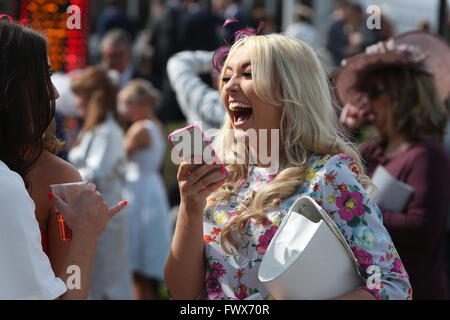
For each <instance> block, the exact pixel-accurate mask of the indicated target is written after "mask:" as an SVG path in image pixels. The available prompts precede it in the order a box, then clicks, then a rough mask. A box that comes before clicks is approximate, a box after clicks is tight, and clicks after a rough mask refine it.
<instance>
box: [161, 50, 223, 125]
mask: <svg viewBox="0 0 450 320" xmlns="http://www.w3.org/2000/svg"><path fill="white" fill-rule="evenodd" d="M213 55H214V52H212V51H203V50H195V51H182V52H178V53H176V54H174V55H173V56H171V57H170V59H169V61H168V63H167V75H168V77H169V81H170V85H171V86H172V88H173V90H174V91H175V93H176V97H177V100H178V104H179V105H180V108H181V110H182V111H183V114H184V116H185V117H186V119H187V122H188V124H192V123H194V122H201V125H202V129H203V130H204V131H206V130H209V129H219V128H220V126H221V124H222V122H223V119H224V116H225V109H224V108H223V104H222V100H221V98H220V93H219V91H218V90H217V84H218V80H219V79H218V77H219V74H218V73H217V74H214V75H213V78H214V79H213V81H212V85H210V84H208V83H207V82H205V81H204V80H203V79H202V78H201V75H205V74H210V73H211V70H212V68H213V64H212V60H213Z"/></svg>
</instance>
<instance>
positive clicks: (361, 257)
mask: <svg viewBox="0 0 450 320" xmlns="http://www.w3.org/2000/svg"><path fill="white" fill-rule="evenodd" d="M352 251H353V253H354V254H355V257H356V258H357V259H358V261H359V264H360V265H361V267H362V268H363V269H364V270H366V269H367V268H368V267H370V266H371V265H373V259H372V256H371V255H370V253H368V252H367V251H365V250H364V249H361V248H360V247H358V246H353V247H352Z"/></svg>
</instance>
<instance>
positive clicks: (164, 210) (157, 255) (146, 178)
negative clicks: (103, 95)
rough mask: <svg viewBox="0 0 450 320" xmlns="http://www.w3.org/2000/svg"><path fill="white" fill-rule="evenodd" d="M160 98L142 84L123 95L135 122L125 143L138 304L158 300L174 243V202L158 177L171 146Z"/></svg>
mask: <svg viewBox="0 0 450 320" xmlns="http://www.w3.org/2000/svg"><path fill="white" fill-rule="evenodd" d="M159 96H160V94H159V91H158V90H156V89H155V88H154V87H153V86H152V85H151V83H150V82H148V81H146V80H142V79H137V80H132V81H131V82H129V83H128V84H127V86H126V87H125V88H124V89H123V90H122V91H121V92H120V94H119V99H120V100H121V101H122V102H123V103H124V105H125V113H126V116H127V117H128V120H129V121H131V122H132V125H131V127H130V128H129V129H128V131H127V132H126V134H125V137H124V140H123V141H124V146H125V150H126V152H127V155H128V159H129V166H128V169H127V183H128V190H129V193H130V216H129V226H130V250H131V263H132V268H133V272H134V291H135V296H136V298H137V299H138V300H152V299H156V298H157V297H158V294H157V293H158V292H157V289H158V286H159V283H160V282H162V281H164V275H163V269H164V263H165V261H166V259H167V254H168V253H169V248H170V239H171V232H170V226H169V219H168V218H169V217H168V214H169V210H170V208H169V200H168V197H167V192H166V189H165V186H164V183H163V180H162V178H161V174H160V172H159V170H160V169H161V166H162V162H163V160H164V155H165V153H166V147H167V140H166V130H165V128H164V126H163V125H162V124H161V123H160V122H159V121H158V119H157V118H156V117H155V112H156V108H157V107H158V105H159Z"/></svg>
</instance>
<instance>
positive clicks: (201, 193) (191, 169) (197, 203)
mask: <svg viewBox="0 0 450 320" xmlns="http://www.w3.org/2000/svg"><path fill="white" fill-rule="evenodd" d="M221 176H223V169H222V166H221V165H217V164H216V165H213V164H201V165H199V166H193V165H192V163H186V162H184V161H183V162H181V164H180V167H179V168H178V175H177V179H178V186H179V188H180V198H181V202H180V207H183V209H185V210H186V211H187V212H188V213H189V214H190V215H191V214H192V215H196V214H199V215H201V214H203V211H204V210H205V207H206V199H207V198H208V196H209V195H210V194H211V193H213V192H214V191H215V190H216V189H217V188H219V187H220V186H221V185H222V184H223V183H224V182H225V180H221V181H218V182H214V181H217V180H218V179H219V178H220V177H221Z"/></svg>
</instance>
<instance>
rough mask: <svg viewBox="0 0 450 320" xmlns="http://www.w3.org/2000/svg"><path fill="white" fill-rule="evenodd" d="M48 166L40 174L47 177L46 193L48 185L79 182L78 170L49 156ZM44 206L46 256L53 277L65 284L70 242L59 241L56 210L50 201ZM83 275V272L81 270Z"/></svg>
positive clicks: (49, 189) (48, 190) (67, 275)
mask: <svg viewBox="0 0 450 320" xmlns="http://www.w3.org/2000/svg"><path fill="white" fill-rule="evenodd" d="M47 160H48V162H49V163H48V164H47V165H46V166H45V168H44V172H41V173H40V174H42V175H43V176H45V177H47V183H46V185H47V187H48V189H47V190H46V191H47V193H49V192H51V188H50V184H59V183H72V182H81V181H82V178H81V175H80V173H79V172H78V170H76V169H75V168H74V167H73V166H72V165H70V164H69V163H67V162H65V161H63V160H62V159H59V158H57V157H56V156H54V155H51V159H49V158H48V157H47ZM47 200H48V202H47V204H46V206H47V207H48V215H49V217H48V226H47V254H48V257H49V259H50V263H51V265H52V269H53V271H54V272H55V275H56V276H57V277H58V278H60V279H62V280H63V281H64V282H66V280H67V278H68V277H69V276H70V273H68V272H67V271H68V267H69V266H70V265H67V257H68V254H69V251H70V247H71V244H72V241H70V242H63V241H61V239H60V234H59V226H58V221H57V218H56V210H55V208H54V207H53V205H51V203H50V200H49V199H47ZM81 272H82V273H83V272H84V271H83V270H81Z"/></svg>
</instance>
